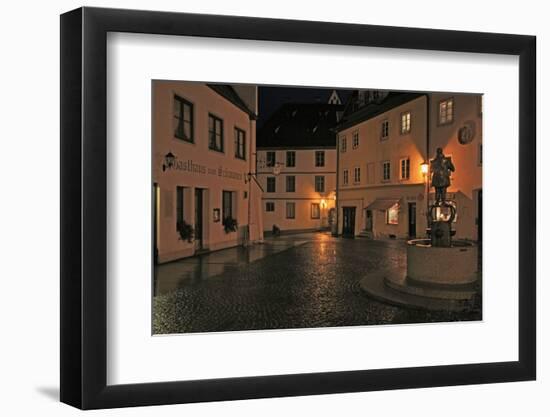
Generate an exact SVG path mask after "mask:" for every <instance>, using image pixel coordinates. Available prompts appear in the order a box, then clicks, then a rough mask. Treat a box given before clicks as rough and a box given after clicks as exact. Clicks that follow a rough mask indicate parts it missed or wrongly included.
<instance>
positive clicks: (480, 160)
mask: <svg viewBox="0 0 550 417" xmlns="http://www.w3.org/2000/svg"><path fill="white" fill-rule="evenodd" d="M477 163H478V164H479V165H482V164H483V144H481V143H480V144H479V157H478V159H477Z"/></svg>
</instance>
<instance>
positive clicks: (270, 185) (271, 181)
mask: <svg viewBox="0 0 550 417" xmlns="http://www.w3.org/2000/svg"><path fill="white" fill-rule="evenodd" d="M267 192H268V193H274V192H275V177H267Z"/></svg>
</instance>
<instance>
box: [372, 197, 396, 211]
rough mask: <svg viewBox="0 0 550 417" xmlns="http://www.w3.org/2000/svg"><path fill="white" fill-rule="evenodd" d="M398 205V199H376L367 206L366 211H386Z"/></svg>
mask: <svg viewBox="0 0 550 417" xmlns="http://www.w3.org/2000/svg"><path fill="white" fill-rule="evenodd" d="M397 203H399V198H377V199H376V200H374V201H373V202H372V203H370V204H369V205H368V206H367V210H387V209H389V208H390V207H393V206H394V205H396V204H397Z"/></svg>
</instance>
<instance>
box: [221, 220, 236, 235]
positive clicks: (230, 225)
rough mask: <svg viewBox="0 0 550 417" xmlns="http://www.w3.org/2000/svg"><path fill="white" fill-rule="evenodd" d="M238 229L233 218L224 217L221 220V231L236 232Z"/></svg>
mask: <svg viewBox="0 0 550 417" xmlns="http://www.w3.org/2000/svg"><path fill="white" fill-rule="evenodd" d="M238 227H239V225H238V224H237V220H235V219H234V218H233V217H226V218H225V219H223V229H224V230H225V233H231V232H236V231H237V228H238Z"/></svg>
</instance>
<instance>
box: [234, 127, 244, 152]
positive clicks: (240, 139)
mask: <svg viewBox="0 0 550 417" xmlns="http://www.w3.org/2000/svg"><path fill="white" fill-rule="evenodd" d="M245 155H246V139H245V133H244V130H242V129H239V128H238V127H236V128H235V157H237V158H239V159H246V157H245Z"/></svg>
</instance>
